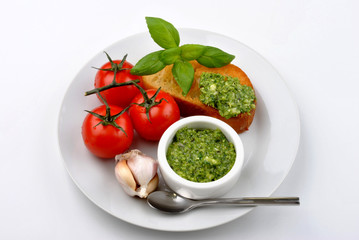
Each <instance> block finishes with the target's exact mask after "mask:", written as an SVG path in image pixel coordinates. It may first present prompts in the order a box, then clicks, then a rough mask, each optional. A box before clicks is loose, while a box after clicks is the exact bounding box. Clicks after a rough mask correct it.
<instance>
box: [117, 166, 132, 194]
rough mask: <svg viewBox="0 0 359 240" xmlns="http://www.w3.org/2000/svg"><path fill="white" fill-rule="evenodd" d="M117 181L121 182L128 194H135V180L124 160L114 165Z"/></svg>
mask: <svg viewBox="0 0 359 240" xmlns="http://www.w3.org/2000/svg"><path fill="white" fill-rule="evenodd" d="M115 175H116V179H117V181H118V182H119V183H120V184H121V186H122V187H123V189H124V190H125V192H126V193H127V194H128V195H130V196H135V195H136V181H135V179H134V177H133V175H132V172H131V170H130V168H129V167H128V166H127V163H126V161H120V162H118V163H117V164H116V166H115Z"/></svg>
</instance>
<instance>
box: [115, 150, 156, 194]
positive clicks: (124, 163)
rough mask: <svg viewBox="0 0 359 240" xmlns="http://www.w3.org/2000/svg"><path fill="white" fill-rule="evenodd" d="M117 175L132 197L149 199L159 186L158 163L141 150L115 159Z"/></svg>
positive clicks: (132, 151) (120, 155)
mask: <svg viewBox="0 0 359 240" xmlns="http://www.w3.org/2000/svg"><path fill="white" fill-rule="evenodd" d="M115 159H116V162H117V163H116V167H115V174H116V178H117V180H118V181H119V183H120V184H121V185H122V188H123V189H124V191H125V192H126V193H127V194H128V195H130V196H138V197H140V198H147V196H148V194H150V193H151V192H153V191H154V190H156V188H157V185H158V181H159V179H158V175H157V167H158V163H157V161H156V160H154V159H153V158H151V157H148V156H146V155H145V154H143V153H142V152H141V151H140V150H137V149H134V150H131V151H129V152H126V153H123V154H119V155H117V156H116V157H115Z"/></svg>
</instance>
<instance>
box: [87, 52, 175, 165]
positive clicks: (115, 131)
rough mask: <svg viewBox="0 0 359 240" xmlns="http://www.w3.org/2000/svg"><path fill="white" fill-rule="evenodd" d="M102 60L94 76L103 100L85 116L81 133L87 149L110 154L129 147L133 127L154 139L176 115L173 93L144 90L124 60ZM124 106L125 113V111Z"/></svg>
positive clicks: (99, 95)
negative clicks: (105, 61)
mask: <svg viewBox="0 0 359 240" xmlns="http://www.w3.org/2000/svg"><path fill="white" fill-rule="evenodd" d="M106 56H107V58H108V60H109V61H108V62H107V63H105V64H104V65H103V66H102V67H101V68H99V69H98V72H97V74H96V77H95V84H94V85H95V89H93V90H90V91H88V92H86V93H85V95H90V94H96V95H97V96H98V98H99V99H100V101H101V102H102V103H103V104H104V105H101V106H99V107H97V108H95V109H93V110H92V111H87V112H88V113H89V114H88V115H87V116H86V117H85V119H84V121H83V124H82V137H83V141H84V143H85V146H86V147H87V149H88V150H89V151H90V152H91V153H93V154H94V155H96V156H97V157H99V158H104V159H107V158H114V157H115V156H116V155H117V154H121V153H123V152H124V151H126V150H127V149H129V148H130V146H131V144H132V141H133V136H134V131H136V132H137V133H138V134H139V135H140V136H141V137H142V138H144V139H146V140H150V141H158V140H159V139H160V138H161V136H162V134H163V133H164V131H165V130H166V129H167V128H168V127H169V126H170V125H172V124H173V123H174V122H176V121H177V120H179V119H180V110H179V108H178V105H177V103H176V102H175V100H174V99H173V97H172V96H171V95H169V94H167V93H165V92H163V91H161V90H160V89H157V90H156V89H150V90H144V89H143V88H142V77H140V76H135V75H132V74H130V69H131V68H132V67H133V65H132V64H131V63H129V62H128V61H127V60H126V56H127V55H125V56H124V58H123V59H122V60H112V59H111V58H110V56H109V55H108V54H107V53H106ZM127 110H128V113H127Z"/></svg>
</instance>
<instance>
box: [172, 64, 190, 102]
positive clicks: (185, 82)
mask: <svg viewBox="0 0 359 240" xmlns="http://www.w3.org/2000/svg"><path fill="white" fill-rule="evenodd" d="M172 74H173V76H174V78H175V79H176V81H177V83H178V85H179V86H180V87H181V89H182V91H183V92H182V94H183V95H187V93H188V92H189V90H190V89H191V86H192V82H193V78H194V69H193V67H192V64H190V63H189V62H187V61H183V60H177V61H176V62H175V63H174V64H173V68H172Z"/></svg>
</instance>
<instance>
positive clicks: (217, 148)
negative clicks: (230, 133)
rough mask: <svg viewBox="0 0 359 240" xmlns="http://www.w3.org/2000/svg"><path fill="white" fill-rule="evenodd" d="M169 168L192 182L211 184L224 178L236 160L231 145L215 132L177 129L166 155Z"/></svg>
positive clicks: (185, 128)
mask: <svg viewBox="0 0 359 240" xmlns="http://www.w3.org/2000/svg"><path fill="white" fill-rule="evenodd" d="M166 157H167V161H168V163H169V165H170V167H171V168H172V169H173V171H174V172H176V173H177V174H178V175H179V176H181V177H182V178H184V179H187V180H189V181H192V182H212V181H216V180H218V179H220V178H222V177H223V176H224V175H226V174H227V173H228V172H229V171H230V170H231V168H232V167H233V164H234V162H235V159H236V152H235V148H234V145H233V143H231V142H229V141H228V140H227V138H226V137H225V135H224V134H223V133H222V132H221V130H219V129H215V130H212V129H194V128H188V127H184V128H182V129H179V130H178V131H177V133H176V134H175V136H174V139H173V142H172V143H171V144H170V145H169V147H168V149H167V153H166Z"/></svg>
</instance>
